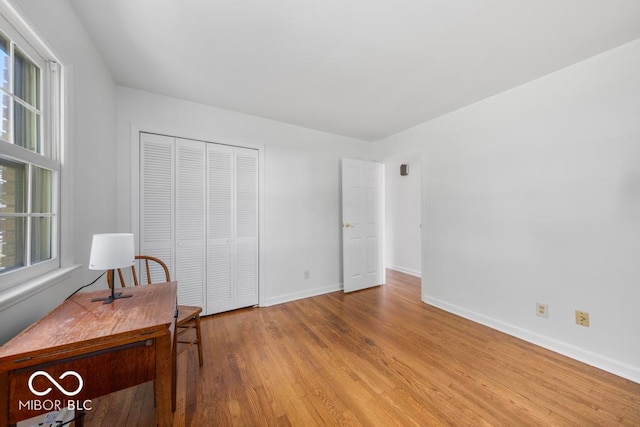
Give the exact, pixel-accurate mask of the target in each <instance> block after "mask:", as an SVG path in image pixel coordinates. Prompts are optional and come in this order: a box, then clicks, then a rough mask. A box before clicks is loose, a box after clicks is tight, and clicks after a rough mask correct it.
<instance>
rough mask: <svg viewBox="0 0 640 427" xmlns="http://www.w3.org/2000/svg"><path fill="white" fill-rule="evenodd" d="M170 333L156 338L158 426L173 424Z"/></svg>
mask: <svg viewBox="0 0 640 427" xmlns="http://www.w3.org/2000/svg"><path fill="white" fill-rule="evenodd" d="M172 358H173V356H172V351H171V333H170V332H169V331H167V333H166V334H165V335H163V336H161V337H158V338H156V379H155V387H154V388H155V393H156V395H155V398H156V423H157V425H159V426H170V425H172V424H173V412H172V411H171V404H172V402H171V388H172V384H171V378H172V376H173V373H172V367H171V364H172Z"/></svg>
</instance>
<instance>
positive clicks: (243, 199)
mask: <svg viewBox="0 0 640 427" xmlns="http://www.w3.org/2000/svg"><path fill="white" fill-rule="evenodd" d="M207 173H208V180H207V185H208V209H207V215H208V221H207V224H208V227H207V229H208V233H207V240H208V242H207V314H212V313H219V312H223V311H228V310H233V309H236V308H242V307H249V306H252V305H257V304H258V156H257V151H256V150H251V149H244V148H238V147H231V146H225V145H218V144H207Z"/></svg>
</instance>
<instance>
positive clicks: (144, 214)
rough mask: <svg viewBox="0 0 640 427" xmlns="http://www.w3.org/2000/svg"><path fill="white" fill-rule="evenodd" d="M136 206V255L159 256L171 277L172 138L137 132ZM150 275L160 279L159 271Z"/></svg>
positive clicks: (172, 249) (173, 162) (173, 187)
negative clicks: (138, 152)
mask: <svg viewBox="0 0 640 427" xmlns="http://www.w3.org/2000/svg"><path fill="white" fill-rule="evenodd" d="M139 206H140V231H139V234H140V235H139V239H140V254H143V255H151V256H154V257H157V258H160V259H161V260H162V261H164V263H165V264H167V267H169V271H170V272H171V277H172V278H174V277H175V268H174V266H175V251H174V249H175V239H174V225H175V213H174V207H175V138H171V137H168V136H162V135H153V134H149V133H140V205H139ZM139 270H140V269H139ZM140 271H141V270H140ZM151 274H152V280H153V281H159V282H162V281H164V273H163V272H162V271H161V270H158V271H152V273H151Z"/></svg>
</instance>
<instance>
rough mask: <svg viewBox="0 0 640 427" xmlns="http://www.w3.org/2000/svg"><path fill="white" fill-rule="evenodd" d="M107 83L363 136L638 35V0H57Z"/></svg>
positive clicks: (390, 130) (381, 133)
mask: <svg viewBox="0 0 640 427" xmlns="http://www.w3.org/2000/svg"><path fill="white" fill-rule="evenodd" d="M70 2H71V4H72V5H73V7H74V8H75V10H76V11H77V13H78V15H79V16H80V18H81V20H82V21H83V22H84V24H85V27H86V29H87V31H88V32H89V34H90V36H91V38H92V39H93V41H94V42H95V44H96V46H97V47H98V49H99V51H100V52H101V54H102V56H103V57H104V59H105V61H106V63H107V64H108V66H109V68H110V70H111V72H112V73H113V76H114V78H115V80H116V82H117V83H118V84H120V85H123V86H128V87H132V88H136V89H141V90H146V91H150V92H155V93H159V94H164V95H168V96H173V97H177V98H182V99H186V100H191V101H195V102H199V103H203V104H208V105H213V106H217V107H221V108H226V109H229V110H234V111H239V112H243V113H247V114H252V115H255V116H261V117H266V118H270V119H274V120H278V121H281V122H286V123H291V124H295V125H299V126H304V127H308V128H312V129H318V130H322V131H326V132H331V133H335V134H339V135H345V136H350V137H354V138H358V139H362V140H367V141H375V140H378V139H381V138H383V137H386V136H389V135H392V134H394V133H397V132H399V131H402V130H404V129H406V128H409V127H412V126H415V125H417V124H420V123H422V122H425V121H427V120H430V119H432V118H434V117H438V116H440V115H443V114H446V113H447V112H450V111H453V110H456V109H458V108H461V107H463V106H465V105H468V104H471V103H474V102H476V101H479V100H481V99H483V98H486V97H488V96H491V95H493V94H496V93H499V92H503V91H505V90H507V89H510V88H513V87H515V86H517V85H520V84H522V83H525V82H527V81H530V80H533V79H535V78H538V77H540V76H543V75H545V74H548V73H551V72H553V71H555V70H558V69H561V68H563V67H566V66H568V65H571V64H574V63H576V62H579V61H581V60H583V59H586V58H589V57H591V56H593V55H596V54H598V53H600V52H603V51H605V50H608V49H611V48H613V47H615V46H618V45H621V44H623V43H626V42H628V41H631V40H634V39H637V38H640V1H638V0H517V1H514V0H270V1H269V0H94V1H87V0H70Z"/></svg>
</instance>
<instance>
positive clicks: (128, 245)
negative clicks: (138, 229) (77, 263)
mask: <svg viewBox="0 0 640 427" xmlns="http://www.w3.org/2000/svg"><path fill="white" fill-rule="evenodd" d="M134 262H135V249H134V245H133V234H131V233H107V234H94V235H93V241H92V242H91V257H90V258H89V269H90V270H111V269H115V268H123V267H130V266H132V265H133V263H134Z"/></svg>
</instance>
